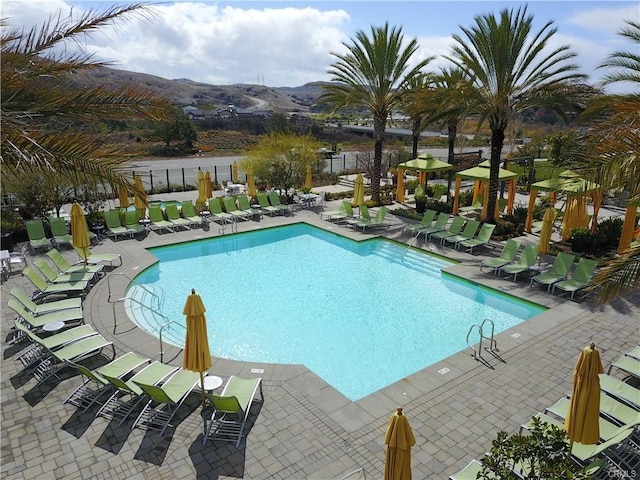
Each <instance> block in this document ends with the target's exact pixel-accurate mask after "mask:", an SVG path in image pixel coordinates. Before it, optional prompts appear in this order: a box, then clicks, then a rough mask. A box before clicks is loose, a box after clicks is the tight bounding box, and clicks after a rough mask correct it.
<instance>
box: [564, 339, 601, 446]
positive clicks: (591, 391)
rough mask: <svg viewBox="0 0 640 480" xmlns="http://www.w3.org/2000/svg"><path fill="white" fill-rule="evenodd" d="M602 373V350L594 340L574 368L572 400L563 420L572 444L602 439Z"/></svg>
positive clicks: (581, 354)
mask: <svg viewBox="0 0 640 480" xmlns="http://www.w3.org/2000/svg"><path fill="white" fill-rule="evenodd" d="M600 373H604V370H603V368H602V362H601V361H600V352H598V350H597V349H596V346H595V344H594V343H592V344H591V345H589V346H588V347H586V348H584V349H583V350H582V351H581V352H580V357H578V362H577V363H576V367H575V370H574V372H573V389H572V390H571V403H570V404H569V411H568V413H567V418H566V419H565V421H564V429H565V430H566V431H567V435H568V436H569V442H570V445H571V446H573V442H579V443H582V444H584V445H594V444H596V443H598V440H599V439H600V378H599V377H598V375H599V374H600Z"/></svg>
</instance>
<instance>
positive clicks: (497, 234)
mask: <svg viewBox="0 0 640 480" xmlns="http://www.w3.org/2000/svg"><path fill="white" fill-rule="evenodd" d="M521 233H522V232H520V233H518V229H517V228H516V226H515V225H514V224H513V223H511V222H509V221H506V220H503V219H496V228H495V230H494V231H493V237H494V238H496V239H502V240H506V239H509V238H512V237H517V236H519V235H520V234H521Z"/></svg>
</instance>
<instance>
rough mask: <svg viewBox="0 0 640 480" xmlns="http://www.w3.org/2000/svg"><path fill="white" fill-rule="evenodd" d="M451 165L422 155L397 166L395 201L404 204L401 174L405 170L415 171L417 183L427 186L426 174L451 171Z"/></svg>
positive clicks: (425, 154)
mask: <svg viewBox="0 0 640 480" xmlns="http://www.w3.org/2000/svg"><path fill="white" fill-rule="evenodd" d="M452 168H453V165H451V164H449V163H447V162H443V161H442V160H438V159H437V158H435V157H434V156H433V155H430V154H428V153H423V154H421V155H418V157H417V158H414V159H413V160H409V161H407V162H403V163H400V164H398V188H397V192H396V200H397V201H398V202H400V203H402V202H404V180H403V174H404V171H405V170H417V171H418V172H419V175H418V183H420V184H421V185H424V186H426V185H427V173H431V172H441V171H444V170H451V169H452Z"/></svg>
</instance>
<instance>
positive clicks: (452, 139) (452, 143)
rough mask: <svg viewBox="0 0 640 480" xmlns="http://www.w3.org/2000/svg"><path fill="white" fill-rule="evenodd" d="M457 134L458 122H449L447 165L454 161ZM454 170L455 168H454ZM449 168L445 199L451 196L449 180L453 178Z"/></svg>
mask: <svg viewBox="0 0 640 480" xmlns="http://www.w3.org/2000/svg"><path fill="white" fill-rule="evenodd" d="M457 135H458V122H449V124H448V126H447V141H448V146H449V155H448V162H449V165H453V164H454V163H455V158H456V155H455V147H456V136H457ZM454 170H455V168H454ZM451 172H452V171H451V170H450V171H449V179H448V181H447V200H449V197H450V196H451V180H452V179H453V175H452V174H451Z"/></svg>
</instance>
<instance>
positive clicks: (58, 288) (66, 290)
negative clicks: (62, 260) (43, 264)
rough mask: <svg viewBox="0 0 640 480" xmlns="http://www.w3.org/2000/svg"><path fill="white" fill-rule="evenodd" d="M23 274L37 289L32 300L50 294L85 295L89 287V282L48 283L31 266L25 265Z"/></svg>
mask: <svg viewBox="0 0 640 480" xmlns="http://www.w3.org/2000/svg"><path fill="white" fill-rule="evenodd" d="M22 274H23V275H24V276H25V277H27V278H28V279H29V280H30V281H31V283H32V284H33V285H34V286H35V287H36V289H37V290H36V291H35V292H34V293H33V294H32V295H31V299H32V300H36V299H39V298H42V297H46V296H49V295H63V296H67V297H69V296H74V295H80V296H81V297H84V296H85V294H86V293H87V289H88V288H89V283H88V282H69V283H47V281H46V280H45V279H44V278H42V277H41V276H40V274H39V273H38V272H36V271H35V270H34V269H33V268H31V267H25V268H24V270H23V271H22Z"/></svg>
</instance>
